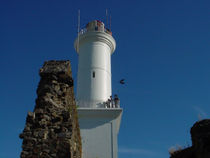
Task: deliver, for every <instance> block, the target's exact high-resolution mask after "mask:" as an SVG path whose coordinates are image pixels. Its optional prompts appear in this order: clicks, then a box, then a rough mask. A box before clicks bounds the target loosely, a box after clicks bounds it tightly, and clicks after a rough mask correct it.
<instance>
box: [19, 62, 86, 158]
mask: <svg viewBox="0 0 210 158" xmlns="http://www.w3.org/2000/svg"><path fill="white" fill-rule="evenodd" d="M39 74H40V77H41V79H40V82H39V85H38V88H37V96H38V97H37V99H36V105H35V108H34V111H33V112H28V114H27V117H26V125H25V128H24V130H23V132H22V133H21V134H20V135H19V137H20V138H21V139H23V143H22V152H21V155H20V157H21V158H81V148H82V147H81V137H80V129H79V124H78V117H77V111H76V103H75V100H74V93H73V80H72V76H71V67H70V62H69V61H53V60H52V61H47V62H45V63H44V65H43V67H42V68H41V69H40V71H39Z"/></svg>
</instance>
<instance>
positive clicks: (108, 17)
mask: <svg viewBox="0 0 210 158" xmlns="http://www.w3.org/2000/svg"><path fill="white" fill-rule="evenodd" d="M108 18H109V17H108V9H106V27H108V20H109V19H108Z"/></svg>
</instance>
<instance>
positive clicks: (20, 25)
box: [0, 0, 210, 158]
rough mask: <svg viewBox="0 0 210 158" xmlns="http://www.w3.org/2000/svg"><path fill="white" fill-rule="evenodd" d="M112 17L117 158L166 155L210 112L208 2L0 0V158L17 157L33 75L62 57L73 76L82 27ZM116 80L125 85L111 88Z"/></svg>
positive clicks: (31, 101)
mask: <svg viewBox="0 0 210 158" xmlns="http://www.w3.org/2000/svg"><path fill="white" fill-rule="evenodd" d="M106 8H107V9H108V10H109V13H110V14H111V16H112V32H113V36H114V38H115V39H116V42H117V49H116V51H115V53H114V54H113V55H112V81H113V82H112V84H113V93H118V94H119V97H120V99H121V106H122V107H123V109H124V113H123V118H122V123H121V129H120V134H119V158H128V157H129V158H168V157H169V154H168V149H169V148H170V147H172V146H175V145H176V144H178V145H181V146H187V145H190V144H191V141H190V134H189V132H190V127H191V126H192V125H193V123H194V122H195V121H197V120H198V118H209V115H210V97H209V96H210V87H209V85H210V84H209V82H210V69H209V67H210V9H209V8H210V1H209V0H200V1H197V0H176V1H172V0H115V1H114V0H112V1H111V0H106V1H99V0H93V1H91V0H89V1H87V0H77V1H70V0H60V1H58V0H36V1H30V0H18V1H15V0H5V1H1V2H0V70H1V75H0V76H1V77H0V88H1V91H0V98H1V103H0V106H1V110H0V125H1V128H0V158H17V157H19V155H20V151H21V143H22V142H21V140H20V139H19V138H18V135H19V133H21V131H22V130H23V128H24V125H25V119H26V114H27V111H33V109H34V105H35V99H36V88H37V85H38V82H39V79H40V78H39V75H38V70H39V68H40V67H41V66H42V64H43V63H44V61H46V60H52V59H55V60H59V59H69V60H70V61H71V64H72V71H73V77H74V79H76V73H77V54H76V53H75V50H74V48H73V42H74V39H75V38H76V36H77V33H76V32H77V12H78V9H80V10H81V26H85V24H86V23H87V22H88V21H91V20H94V19H99V20H102V21H105V19H106V18H105V10H106ZM121 78H125V79H126V85H123V86H122V85H120V84H118V81H119V80H120V79H121Z"/></svg>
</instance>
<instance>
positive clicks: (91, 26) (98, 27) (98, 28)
mask: <svg viewBox="0 0 210 158" xmlns="http://www.w3.org/2000/svg"><path fill="white" fill-rule="evenodd" d="M86 32H104V33H107V34H109V35H111V36H112V32H111V31H110V29H108V28H106V27H105V25H104V23H103V22H101V21H99V20H94V21H91V22H89V23H88V24H87V25H86V27H85V28H83V29H81V30H80V32H79V35H83V34H84V33H86Z"/></svg>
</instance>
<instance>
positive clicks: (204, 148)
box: [170, 119, 210, 158]
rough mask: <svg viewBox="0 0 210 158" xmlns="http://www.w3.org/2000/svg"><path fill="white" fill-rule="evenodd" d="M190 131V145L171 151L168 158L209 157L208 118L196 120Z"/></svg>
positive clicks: (209, 120) (209, 121) (209, 130)
mask: <svg viewBox="0 0 210 158" xmlns="http://www.w3.org/2000/svg"><path fill="white" fill-rule="evenodd" d="M190 133H191V139H192V146H191V147H188V148H185V149H182V150H177V151H175V152H173V153H171V157H170V158H210V119H205V120H201V121H198V122H196V123H195V124H194V125H193V127H192V128H191V130H190Z"/></svg>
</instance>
